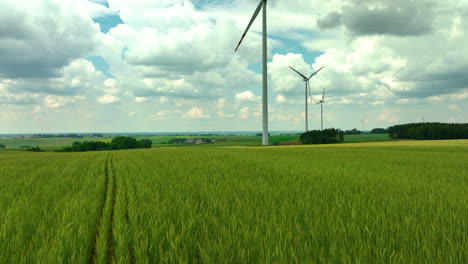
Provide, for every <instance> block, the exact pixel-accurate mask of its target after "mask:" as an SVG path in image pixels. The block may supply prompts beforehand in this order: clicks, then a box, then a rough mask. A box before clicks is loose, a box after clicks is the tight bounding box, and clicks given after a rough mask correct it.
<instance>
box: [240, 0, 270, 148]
mask: <svg viewBox="0 0 468 264" xmlns="http://www.w3.org/2000/svg"><path fill="white" fill-rule="evenodd" d="M266 5H267V0H260V3H259V4H258V7H257V9H255V12H254V14H253V16H252V18H251V19H250V22H249V24H248V25H247V28H246V29H245V31H244V34H242V38H241V39H240V41H239V44H237V47H236V50H235V51H234V52H236V51H237V49H238V48H239V46H240V45H241V43H242V40H244V38H245V35H247V32H248V31H249V29H250V26H252V23H253V22H254V21H255V19H256V18H257V16H258V14H259V13H260V10H261V9H262V7H263V30H262V37H263V41H262V50H263V61H262V63H263V94H262V104H263V105H262V145H264V146H266V145H268V89H267V88H268V84H267V72H268V71H267V12H266Z"/></svg>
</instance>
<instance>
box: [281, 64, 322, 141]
mask: <svg viewBox="0 0 468 264" xmlns="http://www.w3.org/2000/svg"><path fill="white" fill-rule="evenodd" d="M323 67H325V66H322V68H320V69H318V70H317V71H316V72H314V73H312V74H311V75H310V76H309V78H307V77H306V76H305V75H304V74H302V73H300V72H298V71H296V69H294V68H293V67H291V66H289V68H291V70H293V71H295V72H296V73H297V74H299V76H301V77H302V79H303V81H304V83H305V131H306V132H307V131H309V108H308V105H307V90H309V96H310V95H311V93H310V84H309V80H310V78H312V77H314V75H316V74H317V73H318V72H319V71H321V70H322V69H323Z"/></svg>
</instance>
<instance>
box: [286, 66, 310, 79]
mask: <svg viewBox="0 0 468 264" xmlns="http://www.w3.org/2000/svg"><path fill="white" fill-rule="evenodd" d="M289 68H291V70H293V71H295V72H296V73H297V74H299V75H300V76H301V77H302V78H304V80H307V77H305V76H304V74H302V73H300V72H298V71H296V69H294V68H293V67H291V66H289Z"/></svg>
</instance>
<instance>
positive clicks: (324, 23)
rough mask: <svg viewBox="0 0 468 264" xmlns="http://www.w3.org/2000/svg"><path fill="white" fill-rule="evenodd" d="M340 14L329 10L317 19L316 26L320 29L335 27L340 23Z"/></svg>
mask: <svg viewBox="0 0 468 264" xmlns="http://www.w3.org/2000/svg"><path fill="white" fill-rule="evenodd" d="M341 23H342V22H341V14H340V13H339V12H336V11H334V12H331V13H329V14H328V15H326V16H325V17H324V18H322V19H318V20H317V26H318V27H319V28H320V29H328V28H335V27H337V26H339V25H341Z"/></svg>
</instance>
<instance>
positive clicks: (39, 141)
mask: <svg viewBox="0 0 468 264" xmlns="http://www.w3.org/2000/svg"><path fill="white" fill-rule="evenodd" d="M136 138H137V139H138V140H141V139H145V138H148V139H150V140H151V141H152V142H153V147H181V146H183V147H189V146H193V145H184V144H182V145H181V144H168V142H169V140H171V139H173V138H185V139H197V138H208V139H213V140H215V143H214V144H208V145H203V146H202V147H223V146H258V145H259V144H260V142H261V137H259V136H247V135H242V136H233V135H227V136H153V137H144V136H140V137H136ZM111 139H112V138H111V137H103V138H67V137H60V138H59V137H56V138H13V137H6V138H0V143H2V144H4V145H5V146H6V148H7V149H9V150H21V147H22V146H30V147H35V146H39V147H40V148H41V149H43V150H46V151H54V150H58V149H62V148H63V147H66V146H70V145H71V144H72V143H73V142H75V141H80V142H83V141H103V142H110V141H111ZM269 140H270V142H271V143H274V142H278V143H280V144H281V145H297V144H300V142H299V136H298V135H271V136H270V138H269ZM380 141H395V140H392V139H390V138H389V137H388V134H361V135H345V136H344V143H356V142H380ZM198 147H200V145H198Z"/></svg>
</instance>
